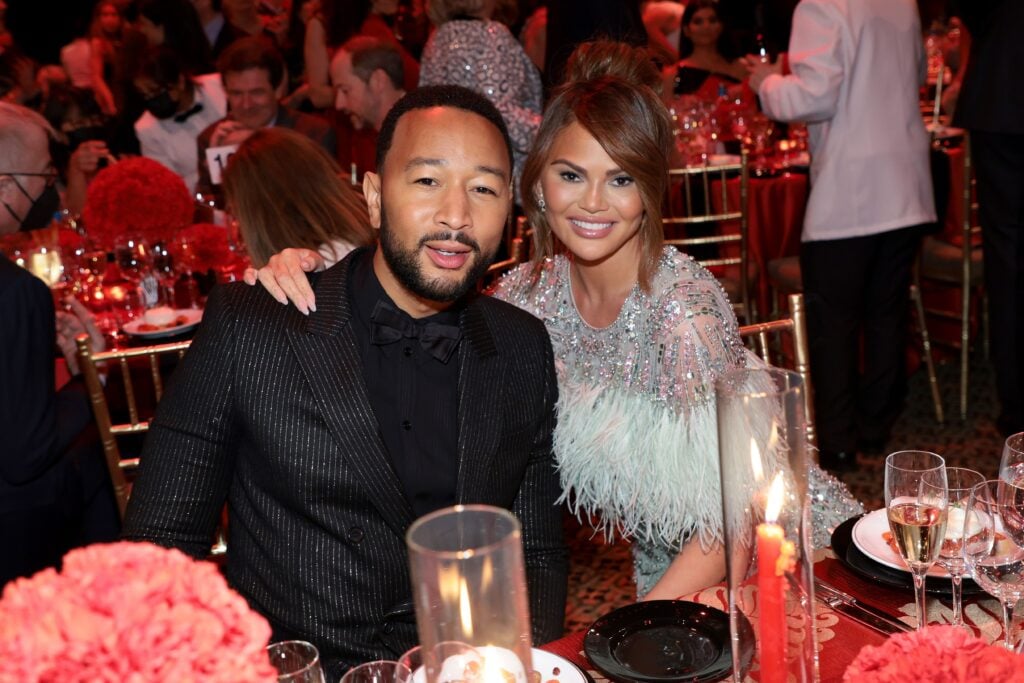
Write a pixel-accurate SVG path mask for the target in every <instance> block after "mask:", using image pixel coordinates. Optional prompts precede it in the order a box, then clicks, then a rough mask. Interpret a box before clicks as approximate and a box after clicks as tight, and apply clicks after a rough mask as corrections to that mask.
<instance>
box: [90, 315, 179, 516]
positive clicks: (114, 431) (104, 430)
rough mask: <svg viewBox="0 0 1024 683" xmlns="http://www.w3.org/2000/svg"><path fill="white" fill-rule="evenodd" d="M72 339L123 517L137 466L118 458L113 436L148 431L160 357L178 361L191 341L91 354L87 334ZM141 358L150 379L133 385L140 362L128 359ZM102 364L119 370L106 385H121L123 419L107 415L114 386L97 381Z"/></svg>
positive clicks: (158, 388) (159, 389)
mask: <svg viewBox="0 0 1024 683" xmlns="http://www.w3.org/2000/svg"><path fill="white" fill-rule="evenodd" d="M75 341H76V343H77V345H78V362H79V365H80V367H81V368H82V375H83V378H84V379H85V385H86V388H87V389H88V391H89V400H90V402H91V403H92V409H93V414H94V415H95V417H96V426H97V427H98V428H99V433H100V440H101V441H102V443H103V454H104V456H105V457H106V460H107V469H108V471H109V472H110V480H111V482H113V484H114V494H115V495H116V496H117V507H118V510H119V511H120V513H121V519H122V520H123V519H124V513H125V509H126V508H127V506H128V495H129V493H130V491H131V481H130V479H131V475H132V474H134V472H135V470H136V469H137V468H138V466H139V459H138V458H122V457H121V449H120V448H119V446H118V442H117V439H118V437H123V436H126V435H132V434H142V433H144V432H146V431H148V430H149V418H150V417H151V416H152V412H153V410H155V408H156V405H157V403H158V402H159V401H160V398H161V397H162V396H163V380H164V377H163V373H162V371H161V370H162V369H161V363H160V360H161V357H166V356H176V357H177V358H178V359H179V360H180V359H181V358H182V357H184V355H185V351H186V350H188V347H189V344H190V343H191V342H190V341H181V342H173V343H170V344H157V345H155V346H141V347H137V348H130V349H115V350H113V351H101V352H98V353H94V352H93V350H92V343H91V342H90V340H89V336H88V335H85V334H82V335H79V336H78V338H77V339H76V340H75ZM141 358H145V359H148V376H149V380H150V381H149V382H145V383H141V382H140V383H139V384H140V385H141V384H150V383H151V386H150V387H141V386H137V385H136V382H135V380H134V379H133V377H132V368H133V365H134V367H135V368H139V367H140V365H139V364H138V363H135V364H133V363H130V362H129V361H132V360H133V359H141ZM103 366H107V367H108V368H111V369H112V368H113V367H114V366H116V367H117V369H118V370H119V372H118V373H112V374H111V382H110V384H111V385H121V388H122V389H123V393H124V400H125V405H126V409H127V414H128V421H127V422H123V423H114V422H113V419H112V418H111V411H110V404H109V402H108V400H107V391H114V386H106V387H105V386H104V385H103V382H102V381H101V380H100V370H99V368H101V367H103ZM114 374H119V375H120V377H119V378H115V377H114V376H113V375H114ZM138 388H146V389H147V390H148V391H151V392H152V400H149V399H148V397H147V398H144V399H143V400H142V401H140V400H139V399H140V396H139V394H138V392H137V391H136V389H138ZM144 413H145V414H144Z"/></svg>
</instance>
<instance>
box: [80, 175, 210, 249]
mask: <svg viewBox="0 0 1024 683" xmlns="http://www.w3.org/2000/svg"><path fill="white" fill-rule="evenodd" d="M194 210H195V207H194V204H193V201H192V198H191V197H190V196H189V193H188V188H187V187H185V182H184V181H183V180H182V179H181V178H180V177H178V176H177V175H176V174H175V173H174V172H173V171H171V170H170V169H168V168H166V167H165V166H164V165H163V164H160V163H159V162H157V161H153V160H152V159H147V158H146V157H132V158H130V159H125V160H124V161H119V162H117V163H116V164H112V165H110V166H108V167H107V168H105V169H103V170H102V171H100V172H99V173H97V174H96V177H95V178H93V181H92V182H91V183H90V184H89V189H88V191H87V193H86V198H85V208H84V209H83V211H82V219H83V220H84V222H85V229H86V232H87V234H88V235H89V237H90V238H92V239H93V240H95V241H96V243H97V244H98V245H100V246H102V247H103V248H105V249H112V248H113V247H114V245H115V244H116V243H117V242H119V241H124V240H127V239H133V240H140V241H142V242H149V243H151V244H152V243H156V242H160V241H163V240H166V239H169V238H170V237H171V236H173V235H174V233H175V232H176V231H177V230H179V229H181V228H182V227H184V226H186V225H188V224H189V223H191V222H192V214H193V211H194Z"/></svg>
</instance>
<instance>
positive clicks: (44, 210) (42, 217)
mask: <svg viewBox="0 0 1024 683" xmlns="http://www.w3.org/2000/svg"><path fill="white" fill-rule="evenodd" d="M11 179H12V180H14V184H15V185H17V186H18V189H19V190H21V192H22V194H24V195H25V196H26V197H28V198H29V199H32V195H30V194H29V193H28V192H26V191H25V188H24V187H22V186H21V183H19V182H18V179H17V178H15V177H14V176H11ZM3 205H4V208H6V209H7V212H8V213H10V214H11V215H12V216H14V218H15V220H17V221H18V222H19V223H20V227H19V228H18V229H19V230H21V231H22V232H26V231H28V230H38V229H39V228H45V227H46V226H47V225H49V224H50V221H52V220H53V214H55V213H57V211H58V210H59V209H60V195H59V194H57V188H56V186H55V185H53V184H52V183H47V185H46V188H45V189H44V190H43V191H42V192H40V193H39V196H38V197H36V198H35V199H32V206H31V207H29V210H28V213H26V214H25V217H24V218H18V214H16V213H14V209H12V208H11V206H10V204H8V203H7V202H3Z"/></svg>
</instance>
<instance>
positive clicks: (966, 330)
mask: <svg viewBox="0 0 1024 683" xmlns="http://www.w3.org/2000/svg"><path fill="white" fill-rule="evenodd" d="M963 150H964V166H963V174H964V181H963V190H962V192H963V195H962V197H961V202H962V205H961V214H960V238H961V241H960V244H959V245H956V244H950V243H949V242H946V241H943V240H941V239H938V238H936V237H932V236H928V237H925V239H924V243H923V244H922V247H921V266H920V269H919V271H918V272H919V275H920V277H921V278H922V279H924V280H927V281H929V282H930V283H936V284H939V285H945V286H947V287H949V286H952V287H958V288H959V289H960V294H959V304H960V305H959V308H941V307H939V306H938V305H931V306H929V307H928V308H926V309H925V312H926V313H927V314H928V315H931V316H934V317H937V318H940V319H945V320H954V321H956V322H959V323H960V339H959V342H958V343H957V344H956V345H955V346H957V347H959V351H960V419H962V420H963V419H966V418H967V388H968V380H969V370H968V368H969V365H970V363H969V356H970V347H971V299H972V298H973V297H972V294H973V293H974V292H977V291H979V290H981V289H982V287H983V283H984V266H985V262H984V259H983V258H982V256H983V255H982V250H981V247H980V246H977V245H975V241H976V240H977V238H978V236H979V235H980V234H981V228H980V227H979V226H978V225H977V223H976V220H975V218H976V216H977V210H978V203H977V200H976V199H975V196H974V184H975V181H974V175H973V166H972V164H971V144H970V137H969V136H968V135H966V134H965V135H964V142H963ZM984 304H985V299H984V297H982V322H981V327H982V333H983V335H984V340H985V342H984V346H985V349H986V355H987V349H988V321H987V317H988V316H987V307H986V306H985V305H984Z"/></svg>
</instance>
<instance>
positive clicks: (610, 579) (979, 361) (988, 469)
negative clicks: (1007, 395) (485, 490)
mask: <svg viewBox="0 0 1024 683" xmlns="http://www.w3.org/2000/svg"><path fill="white" fill-rule="evenodd" d="M975 356H976V357H975V358H974V359H973V362H972V364H971V376H970V392H969V396H968V398H969V401H968V413H967V419H966V420H965V421H961V420H960V419H959V410H960V408H959V396H960V393H959V386H960V385H959V382H960V371H959V365H958V363H956V362H952V361H951V362H948V363H945V364H940V365H939V366H938V372H937V374H938V379H939V388H940V392H941V394H942V398H943V408H944V410H945V414H946V417H947V419H946V423H945V424H943V425H940V424H938V423H937V422H936V420H935V412H934V407H933V405H932V399H931V393H930V391H929V387H928V377H927V374H926V373H925V370H924V367H923V366H922V367H921V368H920V369H919V370H918V371H917V372H916V373H914V375H912V376H911V378H910V392H909V396H908V399H907V406H906V410H905V411H904V413H903V416H902V417H901V418H900V420H899V422H898V423H897V424H896V426H895V428H894V430H893V434H892V437H891V439H890V440H889V443H888V444H887V445H886V448H885V451H884V453H878V454H873V455H861V456H860V457H859V459H858V467H857V469H856V470H855V471H853V472H850V473H847V474H845V475H843V477H842V478H843V480H844V481H845V482H846V483H847V485H849V487H850V489H851V491H852V492H853V494H854V495H855V496H857V497H858V498H859V499H860V500H862V501H863V502H864V504H865V506H866V507H867V508H868V509H869V510H873V509H876V508H880V507H882V505H883V499H884V493H883V490H882V487H883V480H884V474H885V467H884V464H885V453H889V452H892V451H898V450H905V449H919V450H929V451H933V452H935V453H938V454H940V455H942V456H944V457H945V458H946V462H947V464H949V465H951V466H960V467H970V468H972V469H976V470H978V471H979V472H981V473H982V474H984V475H986V476H995V475H996V470H997V469H998V468H999V458H1000V454H1001V451H1002V446H1003V438H1002V437H1001V436H1000V434H999V431H998V430H997V429H996V427H995V416H996V414H997V413H998V405H997V399H996V397H995V389H994V385H993V371H992V367H991V365H989V363H988V362H987V361H986V360H984V359H983V358H981V354H975ZM566 530H567V534H568V536H569V539H570V548H571V553H572V556H571V566H570V573H569V602H568V605H567V607H566V621H565V629H566V632H567V633H570V632H574V631H579V630H583V629H586V628H587V627H588V626H589V625H590V624H591V623H592V622H593V621H594V620H595V619H597V618H598V617H600V616H601V615H603V614H606V613H607V612H610V611H611V610H613V609H615V608H617V607H621V606H623V605H627V604H629V603H630V602H632V601H633V599H634V593H635V589H634V585H633V579H632V559H631V557H630V552H629V546H628V545H627V544H626V543H624V542H621V541H620V542H617V543H614V544H611V545H608V544H605V543H604V542H603V539H602V538H601V537H600V536H596V537H594V536H593V535H592V532H591V530H590V529H589V528H588V527H585V526H581V525H580V524H579V523H577V522H576V520H573V519H567V521H566Z"/></svg>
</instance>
